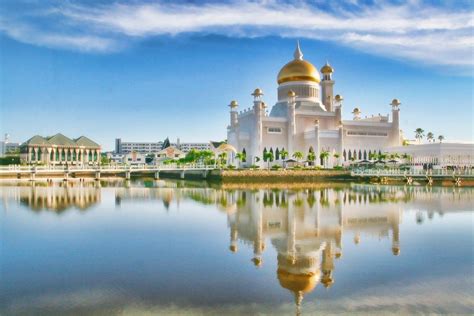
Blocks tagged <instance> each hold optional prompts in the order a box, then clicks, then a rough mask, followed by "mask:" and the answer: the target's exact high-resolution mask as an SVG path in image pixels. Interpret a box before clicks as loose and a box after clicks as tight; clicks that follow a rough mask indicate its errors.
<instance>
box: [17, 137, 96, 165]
mask: <svg viewBox="0 0 474 316" xmlns="http://www.w3.org/2000/svg"><path fill="white" fill-rule="evenodd" d="M100 150H101V147H100V145H99V144H97V143H96V142H94V141H92V140H91V139H89V138H87V137H85V136H81V137H79V138H76V139H71V138H68V137H66V136H64V135H63V134H60V133H58V134H56V135H54V136H51V137H42V136H39V135H36V136H33V137H32V138H30V139H28V140H27V141H26V142H24V143H23V144H22V145H21V147H20V158H21V160H22V162H25V163H29V164H53V165H64V164H73V165H82V164H98V163H99V162H100Z"/></svg>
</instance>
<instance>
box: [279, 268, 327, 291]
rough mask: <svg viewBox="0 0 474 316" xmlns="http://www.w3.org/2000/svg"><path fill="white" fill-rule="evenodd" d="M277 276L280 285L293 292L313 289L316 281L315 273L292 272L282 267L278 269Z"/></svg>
mask: <svg viewBox="0 0 474 316" xmlns="http://www.w3.org/2000/svg"><path fill="white" fill-rule="evenodd" d="M277 276H278V281H279V282H280V285H281V286H282V287H284V288H285V289H288V290H290V291H293V292H304V293H309V292H311V291H312V290H314V288H315V287H316V285H317V281H318V280H317V278H316V275H310V274H293V273H289V272H287V271H285V270H282V269H278V271H277Z"/></svg>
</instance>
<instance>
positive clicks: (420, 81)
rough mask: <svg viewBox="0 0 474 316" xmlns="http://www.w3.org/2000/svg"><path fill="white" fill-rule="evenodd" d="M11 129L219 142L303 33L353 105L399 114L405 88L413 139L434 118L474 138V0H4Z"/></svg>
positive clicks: (405, 113)
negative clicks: (394, 102)
mask: <svg viewBox="0 0 474 316" xmlns="http://www.w3.org/2000/svg"><path fill="white" fill-rule="evenodd" d="M0 6H1V12H0V45H1V50H0V67H1V68H0V74H1V84H0V89H1V90H0V104H1V112H0V119H1V121H0V132H1V133H2V134H3V133H7V132H8V133H9V134H10V135H11V139H12V140H16V141H24V140H26V139H28V138H29V137H30V136H32V135H34V134H40V135H51V134H54V133H57V132H62V133H64V134H65V135H68V136H71V137H77V136H80V135H87V136H89V137H91V138H93V139H95V140H97V141H98V142H100V143H101V144H102V145H103V147H104V149H106V150H108V149H112V148H113V141H114V138H115V137H122V139H124V140H130V141H141V140H143V141H157V140H162V139H164V138H165V137H167V136H169V137H170V138H171V139H176V137H180V138H181V140H182V141H208V140H211V139H212V140H220V139H224V138H225V136H226V129H225V128H226V126H227V124H228V120H229V118H228V116H229V114H228V107H227V106H226V105H227V104H229V102H230V100H233V99H236V100H237V101H238V102H239V103H240V105H241V109H242V108H246V107H249V106H251V103H252V98H251V96H250V93H251V92H252V91H253V89H254V88H256V87H260V88H262V89H263V90H264V92H265V101H266V102H267V103H268V104H272V103H274V102H275V100H276V88H277V84H276V75H277V73H278V71H279V70H280V68H281V67H282V66H283V65H284V64H285V63H286V62H288V61H289V60H291V59H292V54H293V50H294V46H295V42H296V40H297V39H299V40H300V42H301V46H302V50H303V53H304V57H305V59H307V60H309V61H311V62H312V63H313V64H315V65H316V66H317V67H318V68H320V67H321V66H322V65H323V64H324V63H325V61H326V60H329V62H330V63H331V65H332V66H333V67H334V68H335V73H334V79H335V80H336V86H335V91H336V93H340V94H342V95H344V98H345V103H344V107H343V114H344V117H345V119H350V118H351V114H350V112H351V111H352V109H353V108H354V107H356V106H357V107H359V108H361V109H362V111H363V115H371V114H378V113H382V114H387V113H389V112H390V106H389V105H388V104H389V103H390V101H391V99H393V98H395V97H396V98H399V99H400V100H401V102H402V106H401V111H402V112H401V127H402V129H403V130H404V132H405V135H406V136H407V137H408V138H413V130H414V129H415V128H417V127H422V128H424V129H425V131H431V132H433V133H435V134H436V135H439V134H442V135H444V136H445V137H446V139H447V140H464V141H472V140H473V137H474V136H473V134H474V129H473V119H474V117H473V110H472V108H473V63H474V61H473V45H474V39H473V36H472V30H473V23H474V22H473V19H472V14H473V7H472V4H471V2H470V1H429V2H426V1H408V2H402V1H357V0H351V1H334V2H331V4H330V5H328V4H327V2H326V1H316V0H314V1H293V2H285V1H276V0H274V1H271V0H270V1H245V0H241V1H226V2H218V1H206V2H201V1H190V2H186V1H178V2H174V3H173V4H167V3H166V2H164V1H162V2H156V1H129V2H124V1H114V2H112V1H94V2H90V1H35V0H26V1H3V2H2V4H0Z"/></svg>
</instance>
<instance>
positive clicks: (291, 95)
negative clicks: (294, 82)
mask: <svg viewBox="0 0 474 316" xmlns="http://www.w3.org/2000/svg"><path fill="white" fill-rule="evenodd" d="M288 96H289V97H294V96H296V93H295V91H293V90H290V91H288Z"/></svg>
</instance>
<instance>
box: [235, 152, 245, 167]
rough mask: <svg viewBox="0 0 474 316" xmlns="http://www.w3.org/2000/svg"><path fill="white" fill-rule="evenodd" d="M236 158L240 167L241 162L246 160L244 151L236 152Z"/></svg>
mask: <svg viewBox="0 0 474 316" xmlns="http://www.w3.org/2000/svg"><path fill="white" fill-rule="evenodd" d="M235 159H237V160H238V161H239V167H240V163H241V162H243V161H245V154H244V153H243V152H241V153H236V154H235Z"/></svg>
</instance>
